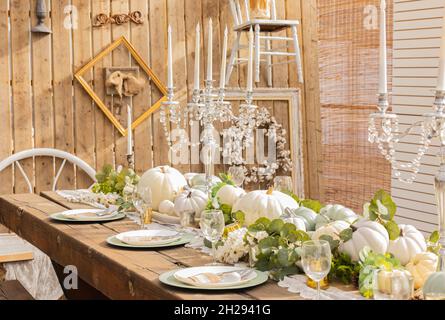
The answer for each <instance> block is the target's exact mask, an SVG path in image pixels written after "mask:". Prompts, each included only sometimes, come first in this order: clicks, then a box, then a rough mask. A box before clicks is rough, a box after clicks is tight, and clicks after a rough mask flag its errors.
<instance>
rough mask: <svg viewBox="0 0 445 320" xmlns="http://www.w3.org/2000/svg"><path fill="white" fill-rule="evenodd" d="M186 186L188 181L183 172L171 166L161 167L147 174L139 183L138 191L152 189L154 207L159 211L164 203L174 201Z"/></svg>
mask: <svg viewBox="0 0 445 320" xmlns="http://www.w3.org/2000/svg"><path fill="white" fill-rule="evenodd" d="M185 186H187V181H186V180H185V178H184V176H183V175H182V174H181V172H179V171H178V170H176V169H174V168H171V167H169V166H161V167H157V168H153V169H150V170H148V171H147V172H145V173H144V175H143V176H142V177H141V180H140V181H139V184H138V189H140V190H143V188H146V187H149V188H150V189H151V197H152V207H153V209H154V210H156V211H157V210H159V204H160V203H161V202H162V201H164V200H170V201H173V200H174V199H175V197H176V196H177V195H178V194H179V193H180V191H181V189H182V188H184V187H185Z"/></svg>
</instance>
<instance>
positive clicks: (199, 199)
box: [175, 189, 209, 218]
mask: <svg viewBox="0 0 445 320" xmlns="http://www.w3.org/2000/svg"><path fill="white" fill-rule="evenodd" d="M208 200H209V198H208V197H207V195H206V194H205V193H204V192H202V191H200V190H196V189H190V190H186V191H184V192H183V193H181V194H180V195H179V196H178V197H177V198H176V199H175V213H176V215H177V216H179V215H180V213H181V212H183V211H194V212H195V216H196V217H197V218H199V217H200V216H201V213H202V212H203V211H204V210H205V208H206V206H207V202H208Z"/></svg>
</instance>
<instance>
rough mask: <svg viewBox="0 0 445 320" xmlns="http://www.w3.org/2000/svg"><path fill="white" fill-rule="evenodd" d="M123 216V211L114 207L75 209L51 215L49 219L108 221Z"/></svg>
mask: <svg viewBox="0 0 445 320" xmlns="http://www.w3.org/2000/svg"><path fill="white" fill-rule="evenodd" d="M123 218H125V213H120V212H119V211H117V210H114V209H113V210H110V209H107V210H104V209H76V210H67V211H63V212H59V213H55V214H53V215H51V219H53V220H57V221H62V222H109V221H115V220H120V219H123Z"/></svg>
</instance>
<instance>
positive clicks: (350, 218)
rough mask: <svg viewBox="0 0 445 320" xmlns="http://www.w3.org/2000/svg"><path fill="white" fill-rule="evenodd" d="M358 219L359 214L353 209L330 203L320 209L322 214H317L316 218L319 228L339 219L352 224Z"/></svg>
mask: <svg viewBox="0 0 445 320" xmlns="http://www.w3.org/2000/svg"><path fill="white" fill-rule="evenodd" d="M357 219H358V216H357V215H356V214H355V212H354V211H352V210H351V209H349V208H346V207H344V206H342V205H339V204H335V205H332V204H330V205H327V206H326V207H324V208H322V209H321V210H320V214H319V215H317V218H316V219H315V224H316V226H315V228H316V229H318V228H320V227H322V226H324V225H326V224H328V223H331V222H333V221H339V220H341V221H346V222H348V223H349V224H351V223H353V222H355V221H356V220H357Z"/></svg>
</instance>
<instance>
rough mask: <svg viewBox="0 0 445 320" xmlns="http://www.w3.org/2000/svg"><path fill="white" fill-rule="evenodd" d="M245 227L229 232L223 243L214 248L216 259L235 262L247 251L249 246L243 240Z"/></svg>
mask: <svg viewBox="0 0 445 320" xmlns="http://www.w3.org/2000/svg"><path fill="white" fill-rule="evenodd" d="M246 233H247V229H245V228H242V229H239V230H235V231H233V232H230V233H229V235H228V237H227V239H226V240H225V241H224V244H223V245H222V246H220V247H218V248H217V249H216V258H217V260H218V261H220V262H223V263H228V264H235V263H237V262H239V261H240V260H241V259H242V258H243V257H245V256H246V255H247V254H248V253H249V247H248V245H247V244H246V243H245V242H244V236H245V235H246Z"/></svg>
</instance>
